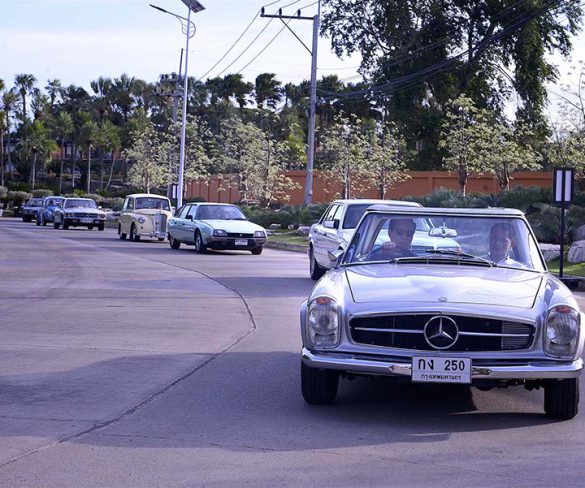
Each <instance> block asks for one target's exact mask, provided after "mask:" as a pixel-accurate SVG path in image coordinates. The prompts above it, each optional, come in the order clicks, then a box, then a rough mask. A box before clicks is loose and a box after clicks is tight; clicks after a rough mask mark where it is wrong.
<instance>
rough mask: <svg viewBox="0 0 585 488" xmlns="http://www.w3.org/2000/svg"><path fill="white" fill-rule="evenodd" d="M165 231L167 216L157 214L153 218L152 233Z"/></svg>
mask: <svg viewBox="0 0 585 488" xmlns="http://www.w3.org/2000/svg"><path fill="white" fill-rule="evenodd" d="M166 231H167V216H166V214H164V213H159V214H156V215H155V216H154V232H155V233H165V232H166Z"/></svg>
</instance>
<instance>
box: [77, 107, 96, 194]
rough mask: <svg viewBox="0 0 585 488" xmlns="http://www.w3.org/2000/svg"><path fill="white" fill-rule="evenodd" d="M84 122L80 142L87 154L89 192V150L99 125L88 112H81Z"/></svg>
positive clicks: (93, 144)
mask: <svg viewBox="0 0 585 488" xmlns="http://www.w3.org/2000/svg"><path fill="white" fill-rule="evenodd" d="M83 119H84V120H85V122H84V123H83V125H82V126H81V131H80V139H81V144H82V145H83V146H85V148H86V154H87V193H90V192H91V151H92V150H93V148H94V147H95V145H96V142H97V139H98V137H99V127H98V125H97V124H96V123H95V122H94V121H93V120H91V118H90V117H89V115H88V114H83Z"/></svg>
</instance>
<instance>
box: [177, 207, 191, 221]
mask: <svg viewBox="0 0 585 488" xmlns="http://www.w3.org/2000/svg"><path fill="white" fill-rule="evenodd" d="M190 208H191V205H185V206H184V207H182V208H181V209H180V210H179V211H178V212H177V215H178V216H179V218H180V219H184V218H185V217H187V212H188V211H189V209H190Z"/></svg>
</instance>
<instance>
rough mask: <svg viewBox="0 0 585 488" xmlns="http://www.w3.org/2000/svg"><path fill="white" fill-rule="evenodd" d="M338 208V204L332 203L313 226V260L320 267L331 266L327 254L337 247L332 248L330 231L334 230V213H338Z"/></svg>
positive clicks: (339, 205)
mask: <svg viewBox="0 0 585 488" xmlns="http://www.w3.org/2000/svg"><path fill="white" fill-rule="evenodd" d="M340 207H341V204H340V203H333V204H332V205H331V206H330V207H329V208H328V209H327V211H326V212H325V213H324V214H323V217H321V220H320V221H319V223H318V224H316V225H315V229H314V232H313V249H314V255H315V259H316V260H317V262H318V263H319V264H320V265H321V266H325V267H327V268H329V267H330V266H331V264H330V263H329V256H328V255H327V252H328V251H330V250H333V249H337V247H332V246H333V244H332V243H331V240H332V236H331V231H332V230H333V231H334V230H335V229H334V228H333V226H334V224H333V219H334V216H335V215H336V213H337V212H338V211H339V209H340Z"/></svg>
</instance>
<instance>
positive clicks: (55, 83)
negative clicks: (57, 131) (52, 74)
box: [45, 78, 63, 113]
mask: <svg viewBox="0 0 585 488" xmlns="http://www.w3.org/2000/svg"><path fill="white" fill-rule="evenodd" d="M62 88H63V87H62V86H61V81H60V80H58V79H56V78H55V79H52V80H48V81H47V84H46V85H45V90H47V94H48V95H49V106H50V110H51V113H53V110H54V108H55V103H56V101H57V97H58V96H59V95H60V94H61V90H62Z"/></svg>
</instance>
